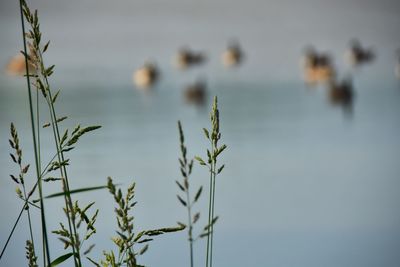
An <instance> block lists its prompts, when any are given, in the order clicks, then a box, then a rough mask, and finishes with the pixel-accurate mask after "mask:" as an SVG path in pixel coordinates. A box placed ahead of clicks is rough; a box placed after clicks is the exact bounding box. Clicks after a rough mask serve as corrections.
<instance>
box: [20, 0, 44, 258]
mask: <svg viewBox="0 0 400 267" xmlns="http://www.w3.org/2000/svg"><path fill="white" fill-rule="evenodd" d="M23 3H24V2H23V0H20V1H19V7H20V17H21V26H22V38H23V43H24V53H25V70H26V81H27V88H28V98H29V111H30V119H31V128H32V138H33V148H34V156H35V166H36V168H35V169H36V177H37V181H38V189H39V196H40V216H41V226H42V239H43V254H44V255H43V256H44V258H43V259H44V266H46V262H47V265H48V266H50V249H49V244H48V237H47V227H46V216H45V209H44V203H43V189H42V182H41V179H40V166H39V165H40V163H39V158H38V145H37V142H36V141H37V139H36V131H35V122H34V115H33V114H34V113H33V103H32V92H31V91H32V90H31V85H30V84H31V83H30V75H29V64H28V58H27V56H26V55H28V52H27V48H26V39H25V36H26V33H25V21H24V15H23V8H22V6H23Z"/></svg>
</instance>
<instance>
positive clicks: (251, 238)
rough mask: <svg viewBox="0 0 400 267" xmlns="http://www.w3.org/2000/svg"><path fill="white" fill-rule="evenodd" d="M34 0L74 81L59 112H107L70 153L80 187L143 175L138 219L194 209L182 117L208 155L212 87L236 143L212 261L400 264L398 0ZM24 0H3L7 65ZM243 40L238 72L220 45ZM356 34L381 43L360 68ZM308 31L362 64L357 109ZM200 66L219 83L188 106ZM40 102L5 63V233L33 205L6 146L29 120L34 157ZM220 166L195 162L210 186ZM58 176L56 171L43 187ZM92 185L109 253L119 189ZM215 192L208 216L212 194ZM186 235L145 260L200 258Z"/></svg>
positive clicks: (224, 178)
mask: <svg viewBox="0 0 400 267" xmlns="http://www.w3.org/2000/svg"><path fill="white" fill-rule="evenodd" d="M30 2H32V3H31V5H32V7H34V8H38V9H39V14H40V19H41V27H42V31H43V33H44V38H45V39H50V40H51V45H50V49H49V52H48V53H47V56H46V58H45V59H46V61H47V62H48V64H55V65H56V69H55V74H54V75H53V78H52V80H51V84H52V85H53V88H54V89H56V88H62V93H61V95H60V98H59V102H58V106H57V110H58V114H60V115H68V116H69V120H68V121H67V122H65V123H63V126H69V127H73V126H75V125H76V124H77V123H81V124H82V125H89V124H90V125H91V124H99V125H102V126H103V128H102V129H101V130H99V131H97V132H95V133H93V134H90V136H86V137H84V138H83V139H82V140H81V143H80V145H79V147H78V148H77V149H76V150H74V151H73V152H72V153H71V154H70V157H71V167H70V168H69V173H70V177H71V178H70V179H71V184H72V188H79V187H83V186H95V185H102V184H104V183H105V182H106V177H107V176H112V177H114V179H115V181H116V182H118V183H121V184H122V185H123V186H127V185H128V184H129V183H130V182H132V181H135V182H136V184H137V187H136V188H137V192H136V200H137V201H138V205H137V208H136V210H135V221H136V226H137V227H138V228H139V229H148V228H153V227H160V226H167V225H171V226H172V225H174V224H175V223H176V221H178V220H179V221H184V220H185V218H186V215H185V210H184V209H182V208H181V206H180V205H179V204H178V202H177V200H176V197H175V195H176V193H177V191H178V189H177V188H176V185H175V182H174V180H175V179H178V178H179V175H180V174H179V169H178V161H177V158H178V155H179V147H178V132H177V125H176V121H177V120H178V119H180V120H182V122H183V126H184V130H185V132H186V141H187V146H188V149H189V155H195V154H196V155H205V146H206V145H207V143H206V141H205V139H204V137H203V134H202V130H201V128H202V127H208V125H209V123H208V112H209V110H210V103H211V99H212V96H213V95H218V97H219V100H220V110H221V131H222V133H223V141H224V142H225V143H226V144H227V145H228V148H229V149H228V150H227V151H226V153H225V154H224V156H223V157H222V160H223V161H224V162H226V169H225V170H224V172H223V174H222V175H221V176H220V177H219V180H218V184H217V199H216V213H217V214H218V215H219V216H220V221H219V222H218V224H217V226H216V234H215V266H275V267H280V266H282V267H290V266H299V267H321V266H324V267H338V266H342V267H344V266H352V267H361V266H362V267H367V266H387V267H390V266H393V267H395V266H399V265H400V254H399V249H400V228H399V225H400V213H399V208H398V207H399V203H400V194H399V193H400V176H399V174H400V164H399V158H400V143H399V136H400V118H399V115H400V105H399V101H400V82H399V81H398V80H396V78H395V76H394V72H393V70H394V66H395V63H396V58H395V50H396V49H397V48H398V47H399V46H400V35H399V26H400V4H399V3H398V2H397V1H372V0H365V1H359V0H346V1H345V0H338V1H328V0H323V1H317V0H302V1H288V0H280V1H275V0H271V1H259V0H249V1H228V0H213V1H211V0H204V1H187V0H185V1H183V0H170V1H161V0H146V1H134V0H131V1H127V0H119V1H105V0H97V1H94V0H80V1H77V0H70V1H60V0H52V1H48V0H37V1H36V0H35V1H30ZM18 12H19V11H18V5H17V1H7V2H6V1H1V3H0V47H1V49H0V65H1V66H5V65H6V64H7V62H8V60H9V59H10V58H11V57H12V56H13V55H15V54H16V53H18V51H19V50H21V49H22V46H21V43H22V41H21V30H20V20H19V13H18ZM232 38H235V39H237V40H239V41H240V43H241V45H242V47H243V49H244V51H245V53H246V58H245V61H244V63H243V65H242V66H240V67H239V68H236V69H229V70H228V69H225V68H223V66H222V65H221V63H220V54H221V52H222V51H223V50H224V48H225V47H226V44H227V42H228V41H229V40H230V39H232ZM352 38H358V39H359V40H361V41H362V42H363V43H365V44H366V45H370V46H373V47H374V49H375V51H376V53H377V58H376V60H375V61H374V62H373V63H372V64H370V65H366V66H362V67H361V68H359V69H356V70H354V69H351V68H349V67H348V66H347V65H346V64H345V63H344V59H343V52H344V51H345V50H346V47H347V44H348V41H349V40H350V39H352ZM308 44H312V45H314V46H315V47H316V48H318V49H321V50H325V51H329V52H331V54H332V56H334V60H335V65H336V66H337V69H338V72H339V75H340V77H347V76H349V75H351V76H352V79H353V84H354V88H355V93H356V95H355V100H354V105H353V112H352V113H351V114H348V113H346V112H344V111H343V110H342V109H341V108H340V107H334V106H332V105H330V104H329V101H328V97H327V91H326V90H325V89H326V88H324V87H316V88H312V89H310V88H307V87H306V86H305V84H304V82H303V81H302V78H301V70H300V68H299V60H300V57H301V54H302V49H303V48H304V47H305V46H306V45H308ZM183 45H189V46H190V47H192V48H194V49H198V50H204V51H207V53H208V58H209V60H208V62H207V63H206V64H205V65H204V66H200V67H196V68H193V69H190V70H187V71H179V70H176V69H175V68H174V67H173V66H172V65H171V61H172V58H173V56H174V54H175V53H176V51H177V49H178V48H180V47H182V46H183ZM146 60H153V61H155V62H157V64H158V66H159V68H160V71H161V79H160V81H159V83H157V85H156V86H155V88H153V90H151V91H150V92H147V93H143V92H142V91H140V90H137V88H135V86H134V85H133V84H132V80H131V77H132V72H133V71H134V70H135V69H136V68H138V67H140V66H141V65H142V64H143V62H144V61H146ZM198 77H202V78H204V79H205V80H206V81H207V90H208V98H207V99H208V101H207V104H206V105H205V106H204V107H202V108H198V107H194V106H189V105H185V104H184V100H183V97H182V91H183V88H184V86H185V85H186V84H188V83H191V82H193V81H194V80H195V79H197V78H198ZM42 111H43V114H45V113H46V109H45V108H44V107H43V110H42ZM28 114H29V113H28V102H27V93H26V88H25V80H24V79H23V78H18V77H10V76H6V74H5V72H4V71H3V72H1V73H0V152H1V153H0V177H1V179H0V211H1V220H0V226H1V227H0V242H1V246H3V245H4V242H5V240H6V237H7V236H8V233H9V231H10V230H11V227H12V224H13V222H14V220H15V219H16V217H17V215H18V213H19V211H20V208H21V206H22V202H21V201H19V200H18V199H17V198H16V196H15V192H14V184H13V183H12V181H11V179H9V174H10V173H15V172H17V170H16V168H15V166H14V165H13V164H12V163H11V160H10V158H9V156H8V154H9V152H11V151H10V148H9V144H8V140H7V139H8V138H9V125H10V123H11V122H14V123H15V124H16V126H17V129H18V131H19V135H20V139H21V143H22V146H23V149H24V157H25V160H26V161H29V162H30V163H32V164H33V158H32V140H31V135H30V124H29V117H28ZM43 120H45V118H43ZM42 140H43V146H44V149H43V151H42V154H43V155H44V157H45V158H46V157H47V158H49V157H50V156H51V153H52V151H53V146H52V145H53V143H52V136H51V132H50V130H43V131H42ZM30 173H31V174H33V169H32V170H31V171H30ZM207 177H208V176H207V172H206V170H204V169H202V168H200V167H199V166H198V165H196V166H195V169H194V175H193V178H192V183H193V185H199V184H204V185H207V182H208V179H207ZM32 179H33V178H32ZM54 190H57V189H56V187H55V186H53V185H51V186H49V185H46V188H45V191H47V192H54ZM77 197H78V195H77ZM79 199H80V201H82V203H85V202H89V201H91V200H95V201H96V205H97V207H100V208H101V210H100V215H99V219H98V222H97V230H98V234H97V235H95V237H94V242H95V243H96V244H97V246H96V247H95V249H94V251H93V255H92V257H93V258H99V257H100V256H101V253H102V250H107V249H111V248H112V244H111V241H110V240H109V238H110V236H112V235H113V234H114V229H115V216H114V214H113V207H114V204H113V201H112V198H111V197H110V196H109V194H108V192H106V191H105V190H104V191H97V192H91V193H88V194H84V195H80V196H79ZM202 200H203V202H202V203H203V204H202V205H200V206H199V209H203V210H204V211H203V214H202V215H203V218H202V222H204V219H205V217H206V212H205V206H206V204H205V202H206V196H205V195H204V196H203V198H202ZM61 205H62V201H61V200H52V201H49V202H46V213H47V214H48V217H49V225H48V227H49V229H55V228H56V227H57V223H58V221H59V220H60V218H61V216H62V212H61V210H60V208H59V207H60V206H61ZM36 215H38V214H36ZM37 219H38V218H37ZM25 223H26V218H25V216H24V217H23V220H22V222H21V223H20V224H19V225H18V227H17V231H16V233H15V235H14V237H13V239H12V241H11V243H10V245H9V247H8V248H7V251H6V255H5V256H4V258H3V259H1V261H0V266H23V265H26V263H25V256H24V254H25V252H24V246H25V240H26V239H27V236H28V231H27V225H26V224H25ZM38 227H39V226H38ZM36 232H37V234H39V229H37V230H36ZM185 238H186V234H185V233H179V234H172V235H169V236H163V237H160V238H158V239H157V240H155V241H154V242H153V243H152V244H151V245H150V250H149V251H148V252H147V253H146V254H145V255H144V256H143V257H142V258H141V261H140V262H141V263H143V264H146V265H149V266H187V265H188V255H189V254H188V246H187V243H186V240H185ZM51 244H52V247H51V251H52V254H53V255H56V254H60V253H61V251H62V244H61V243H60V242H59V241H57V240H55V238H52V241H51ZM204 248H205V243H204V242H203V241H199V242H198V243H196V250H197V253H196V263H197V266H200V265H202V264H203V255H204V250H205V249H204Z"/></svg>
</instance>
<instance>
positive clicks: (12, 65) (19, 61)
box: [6, 54, 35, 76]
mask: <svg viewBox="0 0 400 267" xmlns="http://www.w3.org/2000/svg"><path fill="white" fill-rule="evenodd" d="M28 66H29V69H28V71H29V73H34V72H35V66H34V65H33V64H32V63H31V62H28ZM6 73H7V74H8V75H15V76H18V75H19V76H22V75H25V73H26V64H25V56H24V55H22V54H18V55H16V56H14V57H13V58H11V60H10V61H9V62H8V63H7V65H6Z"/></svg>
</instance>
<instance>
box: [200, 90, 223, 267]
mask: <svg viewBox="0 0 400 267" xmlns="http://www.w3.org/2000/svg"><path fill="white" fill-rule="evenodd" d="M210 121H211V129H210V130H207V129H205V128H203V131H204V134H205V137H206V138H207V139H208V140H209V141H210V150H209V149H207V157H208V160H207V162H206V161H204V160H203V159H202V158H201V157H198V156H196V157H195V159H196V160H197V161H198V162H199V163H200V165H202V166H206V167H207V168H208V171H209V173H210V185H209V199H208V225H207V251H206V267H212V263H213V250H214V248H213V238H214V224H215V223H216V221H217V219H218V216H216V215H215V194H216V190H215V188H216V177H217V175H218V174H220V173H221V171H222V170H223V169H224V166H225V165H221V166H220V167H218V168H217V158H218V156H219V155H220V154H221V153H222V152H223V151H224V150H225V149H226V145H221V146H218V141H219V140H220V139H221V133H220V131H219V110H218V99H217V97H215V98H214V102H213V107H212V111H211V113H210Z"/></svg>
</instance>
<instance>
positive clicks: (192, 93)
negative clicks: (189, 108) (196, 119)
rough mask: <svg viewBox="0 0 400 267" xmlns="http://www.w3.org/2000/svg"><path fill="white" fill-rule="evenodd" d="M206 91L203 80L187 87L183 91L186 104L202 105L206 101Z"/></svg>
mask: <svg viewBox="0 0 400 267" xmlns="http://www.w3.org/2000/svg"><path fill="white" fill-rule="evenodd" d="M206 95H207V90H206V83H205V81H204V80H198V81H196V82H195V83H193V84H190V85H188V86H187V87H186V88H185V91H184V97H185V101H186V103H189V104H196V105H203V104H204V103H205V100H206Z"/></svg>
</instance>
